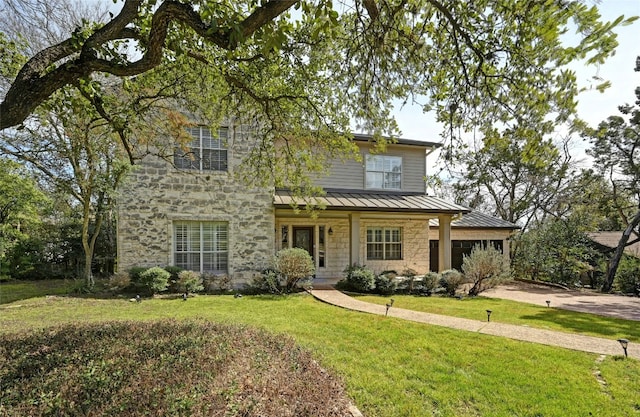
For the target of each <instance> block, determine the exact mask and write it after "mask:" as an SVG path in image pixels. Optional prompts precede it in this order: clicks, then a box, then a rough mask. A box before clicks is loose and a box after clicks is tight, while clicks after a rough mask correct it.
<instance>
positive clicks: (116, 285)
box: [109, 272, 131, 292]
mask: <svg viewBox="0 0 640 417" xmlns="http://www.w3.org/2000/svg"><path fill="white" fill-rule="evenodd" d="M130 285H131V277H130V276H129V273H128V272H118V273H116V274H114V275H112V276H111V277H110V278H109V289H110V290H111V291H116V292H120V291H123V290H125V289H126V288H128V287H129V286H130Z"/></svg>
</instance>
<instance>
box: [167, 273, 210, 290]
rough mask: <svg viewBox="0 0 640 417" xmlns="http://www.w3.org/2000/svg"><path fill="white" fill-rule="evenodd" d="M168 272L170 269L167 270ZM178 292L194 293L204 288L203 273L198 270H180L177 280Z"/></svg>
mask: <svg viewBox="0 0 640 417" xmlns="http://www.w3.org/2000/svg"><path fill="white" fill-rule="evenodd" d="M167 272H168V271H167ZM176 289H177V290H178V292H183V293H192V292H200V291H202V290H204V286H203V285H202V275H201V274H200V272H196V271H180V272H179V273H178V280H177V281H176Z"/></svg>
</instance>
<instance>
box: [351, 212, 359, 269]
mask: <svg viewBox="0 0 640 417" xmlns="http://www.w3.org/2000/svg"><path fill="white" fill-rule="evenodd" d="M349 246H350V247H351V249H350V251H349V264H350V265H353V264H358V265H360V213H351V214H349Z"/></svg>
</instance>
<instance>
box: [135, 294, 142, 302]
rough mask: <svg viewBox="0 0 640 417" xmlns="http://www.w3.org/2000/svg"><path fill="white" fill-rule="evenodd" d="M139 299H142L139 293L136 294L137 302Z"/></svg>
mask: <svg viewBox="0 0 640 417" xmlns="http://www.w3.org/2000/svg"><path fill="white" fill-rule="evenodd" d="M140 301H142V299H141V298H140V294H137V295H136V302H137V303H139V302H140Z"/></svg>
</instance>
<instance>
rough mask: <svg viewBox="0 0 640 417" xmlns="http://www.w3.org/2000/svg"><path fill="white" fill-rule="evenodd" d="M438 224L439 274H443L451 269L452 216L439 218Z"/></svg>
mask: <svg viewBox="0 0 640 417" xmlns="http://www.w3.org/2000/svg"><path fill="white" fill-rule="evenodd" d="M438 224H439V225H438V248H439V250H438V265H439V269H440V271H438V272H442V271H445V270H447V269H451V216H444V215H443V216H438Z"/></svg>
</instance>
